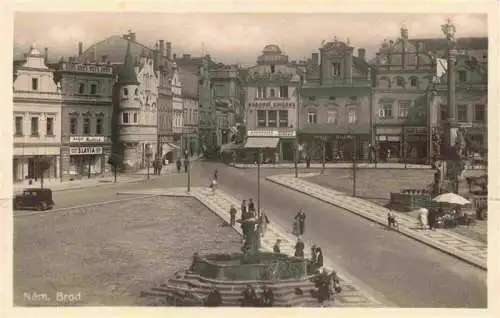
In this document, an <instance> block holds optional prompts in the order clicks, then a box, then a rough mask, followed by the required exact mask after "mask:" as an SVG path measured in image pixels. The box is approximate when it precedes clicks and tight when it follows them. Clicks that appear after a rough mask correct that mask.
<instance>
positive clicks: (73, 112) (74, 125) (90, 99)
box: [54, 58, 114, 178]
mask: <svg viewBox="0 0 500 318" xmlns="http://www.w3.org/2000/svg"><path fill="white" fill-rule="evenodd" d="M55 68H56V72H55V75H54V76H55V78H56V80H57V81H58V82H59V83H61V93H62V111H61V136H62V140H61V142H62V144H61V154H62V165H61V171H62V178H78V177H92V176H97V175H103V174H104V173H106V172H110V170H111V169H110V166H109V165H108V164H107V162H108V158H109V155H110V154H111V146H112V143H111V120H112V117H113V101H112V96H113V85H114V75H113V68H112V67H111V65H109V64H107V63H106V62H105V61H103V62H101V63H95V62H94V63H91V62H87V63H84V62H78V61H76V60H75V59H73V58H72V59H71V60H70V61H60V62H59V63H58V65H57V66H56V67H55Z"/></svg>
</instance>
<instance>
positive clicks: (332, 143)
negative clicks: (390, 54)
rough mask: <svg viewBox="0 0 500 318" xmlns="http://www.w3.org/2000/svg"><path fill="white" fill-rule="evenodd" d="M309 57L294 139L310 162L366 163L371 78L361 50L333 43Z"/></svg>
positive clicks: (369, 123)
mask: <svg viewBox="0 0 500 318" xmlns="http://www.w3.org/2000/svg"><path fill="white" fill-rule="evenodd" d="M319 51H320V52H319V54H318V53H313V54H312V58H311V60H310V62H309V63H308V66H307V74H306V78H305V81H304V83H303V85H302V88H301V93H300V100H301V106H302V107H301V109H300V112H299V131H298V140H299V143H300V144H302V145H303V149H304V154H303V155H308V156H310V157H311V158H312V159H313V160H314V159H316V160H318V159H319V160H322V159H323V156H324V157H325V161H344V160H351V159H352V156H353V155H354V156H356V158H357V159H362V160H367V159H368V157H369V149H370V146H371V124H372V122H371V120H372V117H371V83H372V81H371V74H370V69H369V65H368V63H367V62H366V60H365V50H364V49H359V50H358V56H354V48H353V47H352V46H350V45H349V44H348V43H346V42H342V41H338V40H337V39H334V40H333V41H331V42H328V43H325V44H324V45H323V46H322V47H321V48H320V49H319Z"/></svg>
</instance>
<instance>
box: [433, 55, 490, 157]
mask: <svg viewBox="0 0 500 318" xmlns="http://www.w3.org/2000/svg"><path fill="white" fill-rule="evenodd" d="M455 73H456V74H455V80H456V82H455V92H456V95H455V103H456V105H457V113H456V115H455V116H456V120H457V122H458V125H459V127H460V128H462V129H463V130H464V132H465V134H466V137H467V141H468V143H469V145H471V146H473V147H472V148H483V149H487V148H488V66H487V64H485V63H481V62H479V61H478V59H476V58H475V56H469V55H464V54H459V55H457V56H456V66H455ZM447 94H448V87H447V73H445V74H444V75H443V76H441V77H440V78H438V79H437V81H436V83H435V84H434V85H433V86H432V88H431V89H430V97H429V100H430V102H429V128H430V129H431V132H432V133H433V134H438V135H443V134H444V131H443V127H444V123H445V121H446V120H447V117H448V106H447V104H448V102H447ZM431 137H432V136H431ZM441 140H442V138H441ZM474 146H476V147H474ZM428 151H429V153H430V156H431V157H432V156H433V155H434V154H435V149H433V147H432V138H431V140H430V141H429V150H428Z"/></svg>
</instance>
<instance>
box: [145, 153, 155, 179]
mask: <svg viewBox="0 0 500 318" xmlns="http://www.w3.org/2000/svg"><path fill="white" fill-rule="evenodd" d="M152 155H153V152H152V151H151V147H150V144H146V165H147V176H148V181H149V178H150V177H149V162H150V161H151V156H152Z"/></svg>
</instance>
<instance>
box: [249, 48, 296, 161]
mask: <svg viewBox="0 0 500 318" xmlns="http://www.w3.org/2000/svg"><path fill="white" fill-rule="evenodd" d="M299 73H300V72H299V70H298V68H297V67H294V66H290V65H289V63H288V56H287V55H286V54H284V53H283V52H282V51H281V49H280V48H279V47H278V46H277V45H267V46H265V47H264V49H263V51H262V54H261V55H260V56H259V57H258V58H257V65H256V66H254V67H251V68H249V69H248V75H247V76H246V79H245V84H244V85H245V86H246V89H245V92H246V100H245V124H246V127H247V134H248V140H247V145H248V144H251V145H252V147H254V146H255V145H257V144H261V145H265V147H266V148H269V149H273V150H270V151H269V153H268V154H267V157H268V160H272V161H283V160H285V161H291V160H293V156H294V150H293V149H294V142H295V131H296V127H297V122H298V120H297V118H298V114H297V109H298V105H299V101H298V95H299V94H298V93H297V90H298V88H299V86H300V84H301V74H299ZM254 148H255V147H254Z"/></svg>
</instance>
